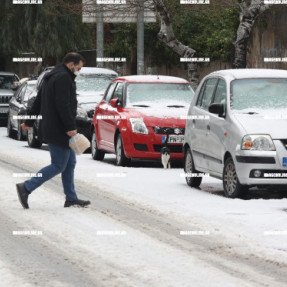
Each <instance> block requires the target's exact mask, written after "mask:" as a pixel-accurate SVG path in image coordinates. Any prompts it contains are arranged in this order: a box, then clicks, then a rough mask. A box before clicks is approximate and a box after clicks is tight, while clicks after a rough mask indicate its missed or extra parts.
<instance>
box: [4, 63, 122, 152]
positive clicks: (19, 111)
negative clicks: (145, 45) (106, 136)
mask: <svg viewBox="0 0 287 287" xmlns="http://www.w3.org/2000/svg"><path fill="white" fill-rule="evenodd" d="M53 68H54V67H47V68H46V69H45V70H44V71H43V72H42V73H41V74H40V76H39V77H38V79H37V81H25V82H24V83H23V84H22V85H21V86H20V88H19V89H18V90H17V91H16V93H15V94H14V96H13V97H12V96H11V100H10V104H9V116H8V118H9V120H8V124H7V134H8V136H10V137H16V138H17V139H18V140H25V139H26V138H27V141H28V144H29V146H30V147H33V148H39V147H41V146H42V144H43V142H42V141H41V140H40V139H39V138H38V129H39V122H40V119H37V120H36V121H35V124H34V126H33V128H31V129H29V130H28V132H27V133H25V132H23V131H22V130H21V128H20V124H21V123H22V121H21V120H16V119H14V118H15V116H21V115H26V114H27V108H28V107H30V106H31V105H32V104H33V102H34V100H35V98H36V96H37V93H38V90H39V89H40V86H41V83H42V80H43V77H44V76H45V74H46V73H49V72H50V71H51V70H52V69H53ZM117 76H118V74H117V73H116V72H114V71H113V70H110V69H103V68H82V69H81V74H80V75H79V76H78V77H77V79H76V82H77V93H78V95H77V96H78V109H77V117H76V124H77V130H78V132H80V133H82V134H84V135H85V136H86V137H87V138H88V139H91V134H90V126H91V121H92V118H93V114H94V110H95V106H96V105H97V104H98V103H99V102H100V100H101V97H102V96H103V94H104V92H105V90H106V88H107V86H108V85H109V84H110V82H111V81H112V80H113V79H115V78H116V77H117ZM27 87H29V88H27Z"/></svg>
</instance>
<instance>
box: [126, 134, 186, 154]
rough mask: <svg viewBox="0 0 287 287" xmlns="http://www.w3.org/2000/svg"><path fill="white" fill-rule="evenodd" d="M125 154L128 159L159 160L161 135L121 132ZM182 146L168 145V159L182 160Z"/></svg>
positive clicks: (177, 144) (176, 144)
mask: <svg viewBox="0 0 287 287" xmlns="http://www.w3.org/2000/svg"><path fill="white" fill-rule="evenodd" d="M121 135H122V139H123V144H124V148H125V154H126V156H127V157H129V158H141V159H144V158H146V159H160V158H161V148H162V147H163V146H164V144H163V143H162V137H163V136H165V135H163V134H155V133H153V132H150V133H149V134H148V135H145V134H136V133H133V132H130V131H123V130H121ZM182 147H183V144H182V143H173V144H171V143H168V148H169V149H170V158H171V159H176V160H180V159H183V149H182Z"/></svg>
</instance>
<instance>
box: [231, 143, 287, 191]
mask: <svg viewBox="0 0 287 287" xmlns="http://www.w3.org/2000/svg"><path fill="white" fill-rule="evenodd" d="M274 145H275V148H276V151H249V150H240V149H237V151H236V154H235V167H236V172H237V176H238V179H239V181H240V183H241V184H244V185H287V149H286V148H285V146H284V145H283V144H282V142H281V141H280V140H274ZM255 174H257V177H256V175H255ZM258 175H259V176H258Z"/></svg>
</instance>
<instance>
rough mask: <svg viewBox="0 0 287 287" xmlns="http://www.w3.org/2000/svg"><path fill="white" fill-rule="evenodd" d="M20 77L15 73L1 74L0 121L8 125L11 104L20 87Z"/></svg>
mask: <svg viewBox="0 0 287 287" xmlns="http://www.w3.org/2000/svg"><path fill="white" fill-rule="evenodd" d="M19 81H20V79H19V77H18V76H17V75H16V74H14V73H9V72H0V121H1V123H2V121H3V123H4V124H5V125H6V122H7V119H8V111H9V102H10V100H11V98H12V97H13V95H14V91H15V90H16V88H17V87H18V86H19Z"/></svg>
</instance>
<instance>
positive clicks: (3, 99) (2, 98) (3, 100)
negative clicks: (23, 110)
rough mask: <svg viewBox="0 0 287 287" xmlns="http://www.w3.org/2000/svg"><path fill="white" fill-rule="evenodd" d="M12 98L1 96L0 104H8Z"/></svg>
mask: <svg viewBox="0 0 287 287" xmlns="http://www.w3.org/2000/svg"><path fill="white" fill-rule="evenodd" d="M11 98H12V97H11V96H0V104H8V103H9V101H10V99H11Z"/></svg>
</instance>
